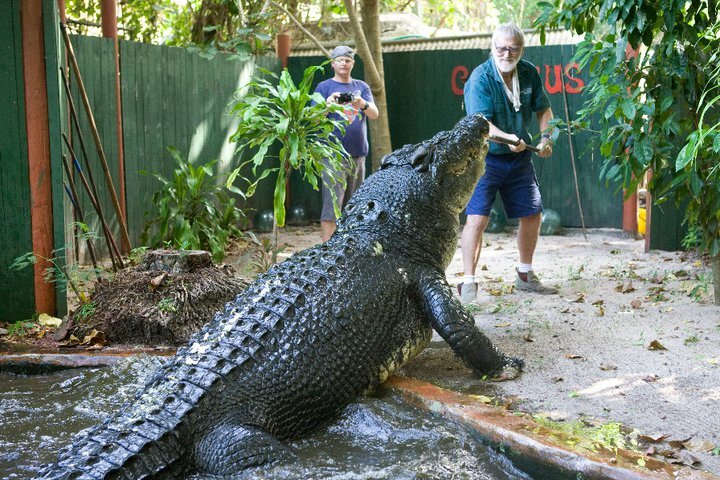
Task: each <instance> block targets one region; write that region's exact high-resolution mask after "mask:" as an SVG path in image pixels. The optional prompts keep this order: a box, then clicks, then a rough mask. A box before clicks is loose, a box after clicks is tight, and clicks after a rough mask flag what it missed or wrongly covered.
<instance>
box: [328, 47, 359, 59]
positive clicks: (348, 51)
mask: <svg viewBox="0 0 720 480" xmlns="http://www.w3.org/2000/svg"><path fill="white" fill-rule="evenodd" d="M338 57H350V58H355V52H354V51H353V49H352V48H350V47H348V46H347V45H338V46H337V47H335V48H333V49H332V51H331V52H330V58H332V59H333V60H335V59H336V58H338Z"/></svg>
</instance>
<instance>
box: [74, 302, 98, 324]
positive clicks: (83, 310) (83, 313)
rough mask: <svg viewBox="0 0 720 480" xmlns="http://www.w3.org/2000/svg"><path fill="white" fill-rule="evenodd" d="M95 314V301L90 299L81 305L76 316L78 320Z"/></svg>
mask: <svg viewBox="0 0 720 480" xmlns="http://www.w3.org/2000/svg"><path fill="white" fill-rule="evenodd" d="M93 315H95V302H94V301H89V302H87V303H83V304H82V305H80V308H78V309H77V311H76V312H75V318H77V319H78V320H87V319H88V318H90V317H92V316H93Z"/></svg>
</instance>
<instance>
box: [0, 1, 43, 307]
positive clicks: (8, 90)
mask: <svg viewBox="0 0 720 480" xmlns="http://www.w3.org/2000/svg"><path fill="white" fill-rule="evenodd" d="M20 1H21V0H7V1H4V2H0V66H2V67H1V68H0V85H2V89H3V95H0V112H2V115H0V131H1V132H2V135H0V225H1V226H2V228H0V245H2V248H0V298H2V301H0V321H14V320H20V319H23V318H30V317H31V316H32V314H33V313H34V312H35V295H34V286H33V270H32V268H26V269H24V270H21V271H11V270H9V269H8V267H9V266H10V264H11V263H12V262H13V260H14V259H15V258H16V257H19V256H20V255H23V254H25V253H27V252H30V251H32V237H31V231H30V186H29V182H28V166H27V138H26V133H25V132H26V127H25V105H24V89H23V68H22V38H21V32H20Z"/></svg>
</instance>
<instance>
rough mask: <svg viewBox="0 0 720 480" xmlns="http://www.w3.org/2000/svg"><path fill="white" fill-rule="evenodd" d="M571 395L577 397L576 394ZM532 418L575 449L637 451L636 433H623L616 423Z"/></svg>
mask: <svg viewBox="0 0 720 480" xmlns="http://www.w3.org/2000/svg"><path fill="white" fill-rule="evenodd" d="M573 393H575V396H577V393H576V392H573ZM571 396H572V395H571ZM532 418H533V419H534V420H535V421H536V422H537V423H538V424H539V425H541V426H542V427H545V428H547V429H548V430H553V431H556V432H560V433H562V434H563V435H564V440H565V443H566V444H568V445H572V446H574V447H577V448H582V449H585V450H589V451H592V452H595V451H598V450H600V449H607V450H610V451H612V452H617V450H618V449H624V450H635V451H639V450H638V444H637V432H635V431H633V432H630V433H629V434H627V433H625V432H623V430H622V424H620V423H618V422H608V423H600V422H594V421H591V420H589V419H586V418H582V419H579V420H575V421H572V422H554V421H552V420H550V419H548V418H547V417H544V416H542V415H533V416H532Z"/></svg>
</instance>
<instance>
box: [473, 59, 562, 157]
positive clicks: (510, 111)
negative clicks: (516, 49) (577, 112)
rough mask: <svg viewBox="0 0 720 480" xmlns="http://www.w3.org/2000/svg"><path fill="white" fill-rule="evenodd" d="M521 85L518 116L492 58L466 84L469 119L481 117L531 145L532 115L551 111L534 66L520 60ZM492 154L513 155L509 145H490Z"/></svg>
mask: <svg viewBox="0 0 720 480" xmlns="http://www.w3.org/2000/svg"><path fill="white" fill-rule="evenodd" d="M517 71H518V80H519V82H520V103H521V107H520V111H518V112H516V111H515V109H514V108H513V105H512V102H511V101H510V99H509V98H508V96H507V94H506V93H505V88H504V87H503V80H502V77H500V72H498V70H497V68H495V65H494V64H493V59H492V57H490V58H489V59H488V60H487V61H486V62H485V63H483V64H481V65H479V66H478V67H476V68H475V70H473V72H472V74H470V78H469V79H468V81H467V83H465V90H464V93H465V97H464V98H465V111H466V113H467V114H468V115H472V114H475V113H482V114H483V115H485V118H487V119H488V120H489V121H490V122H492V123H493V125H495V126H496V127H497V128H499V129H500V130H502V131H503V132H506V133H508V134H513V133H514V134H515V135H517V136H518V137H519V138H522V139H523V140H524V141H525V143H527V144H528V145H531V144H532V143H533V142H532V139H531V137H530V132H529V130H528V129H529V127H530V122H531V121H532V114H533V112H539V111H542V110H545V109H546V108H549V107H550V101H549V100H548V97H547V94H546V93H545V89H544V88H543V85H542V80H541V79H540V75H539V74H538V72H537V69H536V68H535V65H533V64H532V63H530V62H528V61H526V60H522V59H521V60H520V62H518V64H517ZM489 152H490V153H492V154H495V155H500V154H504V153H512V151H511V150H510V148H509V147H508V146H507V145H504V144H500V143H495V142H490V150H489Z"/></svg>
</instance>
